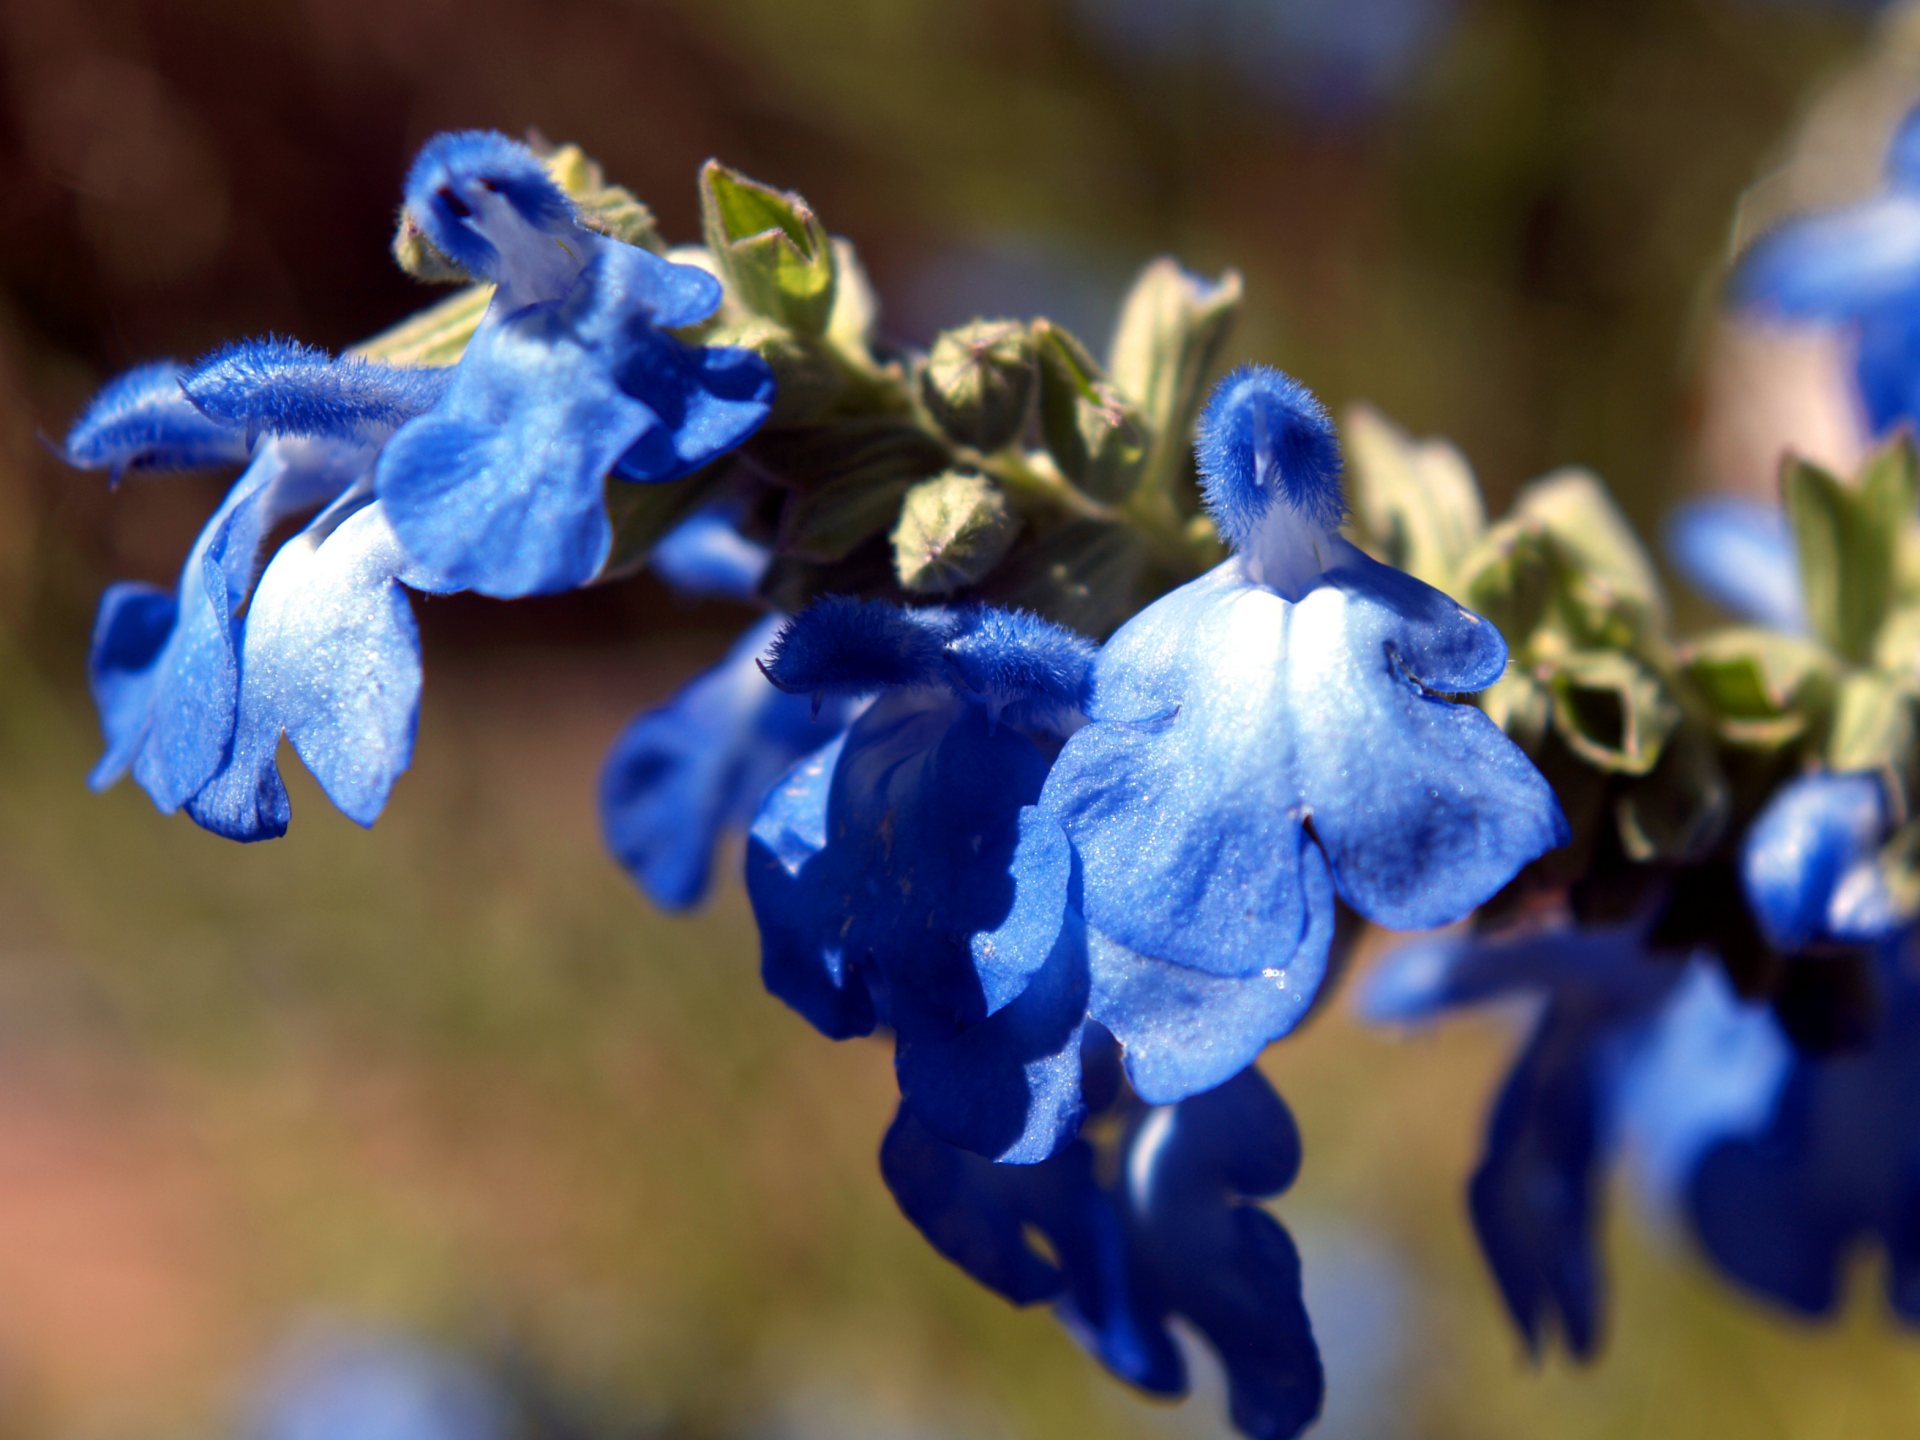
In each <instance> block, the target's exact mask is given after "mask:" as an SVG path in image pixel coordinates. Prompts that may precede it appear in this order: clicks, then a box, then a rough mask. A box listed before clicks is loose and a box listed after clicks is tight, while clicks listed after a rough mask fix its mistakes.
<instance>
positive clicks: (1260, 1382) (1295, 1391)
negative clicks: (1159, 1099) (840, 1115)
mask: <svg viewBox="0 0 1920 1440" xmlns="http://www.w3.org/2000/svg"><path fill="white" fill-rule="evenodd" d="M1102 1046H1104V1047H1105V1048H1107V1049H1109V1050H1110V1048H1111V1042H1110V1041H1106V1039H1105V1037H1104V1036H1101V1037H1097V1043H1096V1045H1095V1046H1094V1047H1091V1048H1095V1049H1096V1050H1097V1049H1098V1048H1101V1047H1102ZM1106 1068H1108V1069H1111V1066H1110V1065H1109V1066H1108V1067H1106ZM1090 1069H1091V1070H1092V1071H1093V1073H1095V1074H1096V1075H1097V1074H1099V1073H1100V1070H1101V1067H1100V1066H1099V1065H1098V1064H1097V1063H1096V1064H1094V1065H1092V1066H1090ZM1094 1103H1095V1108H1097V1109H1099V1110H1100V1111H1102V1112H1103V1113H1105V1114H1106V1115H1107V1116H1108V1117H1109V1118H1110V1119H1111V1120H1112V1121H1113V1131H1112V1133H1113V1139H1112V1143H1111V1150H1110V1152H1109V1153H1106V1154H1100V1153H1097V1152H1096V1149H1095V1146H1094V1144H1093V1143H1092V1142H1090V1141H1088V1140H1085V1139H1082V1140H1076V1141H1074V1142H1073V1143H1072V1144H1070V1145H1069V1146H1067V1148H1065V1149H1064V1150H1062V1151H1061V1152H1060V1153H1058V1154H1057V1155H1055V1156H1053V1158H1051V1159H1049V1160H1047V1161H1045V1162H1043V1163H1041V1164H1038V1165H1029V1166H1009V1165H995V1164H992V1163H991V1162H989V1161H987V1160H984V1159H982V1158H981V1157H980V1156H978V1155H975V1154H970V1153H969V1152H967V1151H966V1150H962V1149H958V1148H956V1147H954V1146H952V1145H949V1144H946V1143H944V1142H943V1141H942V1140H940V1139H939V1138H938V1137H937V1136H936V1135H934V1134H933V1133H932V1132H930V1131H929V1130H928V1129H927V1128H926V1127H925V1126H924V1125H923V1124H922V1123H921V1122H920V1121H919V1120H918V1119H917V1118H916V1116H915V1114H914V1112H913V1110H912V1108H911V1107H910V1106H907V1105H903V1106H902V1107H901V1110H900V1114H899V1116H898V1118H897V1119H896V1120H895V1121H894V1124H893V1128H892V1129H891V1130H890V1131H889V1132H888V1134H887V1138H886V1142H885V1144H884V1145H883V1146H882V1148H881V1152H880V1168H881V1172H882V1173H883V1174H884V1175H885V1177H886V1181H887V1185H888V1188H890V1189H891V1190H892V1191H893V1196H894V1199H895V1200H896V1201H897V1202H898V1203H899V1205H900V1208H901V1210H902V1211H903V1212H904V1213H905V1214H906V1216H907V1218H908V1219H909V1220H911V1221H912V1222H913V1223H914V1224H915V1225H916V1226H918V1227H919V1229H920V1231H921V1233H922V1234H924V1235H925V1236H926V1237H927V1239H928V1241H929V1242H931V1243H932V1245H933V1246H934V1248H935V1249H937V1250H939V1251H940V1253H941V1254H943V1255H945V1256H946V1257H947V1258H948V1259H949V1260H951V1261H953V1262H954V1263H955V1264H956V1265H959V1266H960V1267H961V1268H962V1269H964V1270H966V1271H967V1272H968V1273H969V1274H970V1275H972V1276H973V1277H974V1278H975V1279H976V1280H978V1281H979V1282H980V1283H981V1284H983V1285H985V1286H987V1287H988V1288H990V1289H992V1290H995V1291H997V1292H998V1293H1000V1294H1001V1295H1004V1296H1005V1297H1006V1298H1007V1299H1009V1300H1011V1301H1012V1302H1013V1303H1015V1304H1017V1305H1032V1304H1037V1303H1041V1302H1048V1303H1051V1304H1052V1305H1053V1306H1054V1310H1055V1313H1056V1314H1057V1315H1058V1316H1059V1317H1060V1320H1061V1322H1062V1323H1063V1324H1065V1325H1066V1327H1067V1329H1068V1330H1069V1331H1071V1332H1072V1334H1073V1336H1074V1338H1075V1339H1077V1340H1079V1341H1080V1343H1081V1344H1082V1345H1084V1346H1086V1348H1087V1349H1088V1350H1089V1351H1091V1352H1092V1353H1093V1354H1094V1355H1095V1356H1096V1357H1097V1358H1098V1359H1099V1360H1100V1362H1101V1363H1102V1364H1103V1365H1105V1366H1106V1367H1107V1368H1108V1369H1109V1370H1111V1371H1112V1372H1113V1373H1114V1374H1115V1375H1117V1376H1119V1377H1120V1378H1121V1379H1122V1380H1125V1381H1127V1382H1128V1383H1129V1384H1133V1385H1137V1386H1139V1387H1141V1388H1142V1389H1144V1390H1148V1391H1151V1392H1152V1393H1154V1394H1157V1395H1182V1394H1185V1393H1186V1389H1187V1369H1186V1360H1185V1357H1184V1356H1183V1354H1182V1353H1181V1347H1180V1345H1179V1343H1178V1342H1177V1341H1176V1340H1175V1338H1174V1335H1173V1332H1172V1330H1171V1328H1170V1322H1171V1321H1173V1320H1174V1319H1176V1318H1179V1319H1183V1320H1185V1321H1186V1322H1187V1323H1188V1324H1189V1325H1191V1326H1192V1327H1193V1329H1194V1330H1196V1331H1198V1332H1199V1334H1200V1336H1201V1337H1202V1338H1203V1339H1204V1340H1205V1342H1206V1343H1207V1344H1208V1345H1209V1346H1211V1347H1212V1349H1213V1350H1214V1351H1215V1352H1216V1353H1217V1354H1218V1356H1219V1358H1220V1362H1221V1364H1222V1365H1223V1366H1224V1367H1225V1370H1226V1374H1227V1389H1228V1402H1229V1407H1230V1411H1231V1415H1232V1419H1233V1423H1234V1426H1235V1427H1236V1428H1237V1429H1238V1430H1239V1431H1240V1432H1241V1433H1242V1434H1244V1435H1249V1436H1253V1437H1256V1440H1287V1437H1291V1436H1294V1435H1298V1434H1299V1433H1300V1432H1301V1431H1302V1430H1304V1429H1305V1428H1306V1427H1307V1425H1308V1424H1309V1423H1311V1421H1312V1420H1313V1418H1314V1417H1315V1416H1316V1415H1317V1414H1318V1413H1319V1411H1320V1402H1321V1397H1322V1391H1323V1383H1322V1376H1321V1369H1320V1356H1319V1352H1318V1350H1317V1349H1316V1347H1315V1345H1314V1340H1313V1332H1312V1329H1311V1326H1310V1325H1309V1323H1308V1319H1307V1312H1306V1307H1305V1305H1304V1304H1303V1302H1302V1299H1301V1282H1300V1259H1299V1255H1298V1253H1297V1252H1296V1251H1295V1249H1294V1246H1293V1242H1292V1240H1290V1239H1289V1238H1288V1236H1287V1232H1286V1231H1285V1230H1283V1229H1282V1228H1281V1227H1280V1225H1279V1223H1278V1222H1277V1221H1276V1220H1274V1218H1273V1217H1272V1216H1271V1215H1269V1214H1267V1213H1266V1211H1264V1210H1263V1209H1261V1208H1260V1206H1259V1205H1258V1204H1257V1203H1256V1202H1257V1201H1259V1200H1261V1199H1264V1198H1267V1197H1270V1196H1274V1195H1278V1194H1279V1193H1280V1192H1281V1191H1283V1190H1285V1189H1286V1188H1287V1187H1288V1186H1289V1185H1291V1184H1292V1183H1293V1178H1294V1175H1295V1174H1296V1173H1297V1172H1298V1170H1299V1166H1300V1137H1299V1133H1298V1131H1297V1130H1296V1129H1295V1128H1294V1123H1293V1117H1292V1116H1291V1115H1290V1114H1289V1113H1288V1111H1287V1108H1286V1106H1285V1105H1284V1104H1283V1103H1282V1102H1281V1100H1280V1097H1279V1096H1278V1095H1276V1094H1275V1093H1274V1092H1273V1090H1272V1089H1271V1088H1270V1087H1269V1086H1268V1085H1267V1083H1266V1081H1265V1080H1264V1079H1262V1078H1261V1076H1260V1074H1259V1073H1258V1072H1257V1071H1254V1070H1247V1071H1243V1072H1242V1073H1241V1074H1239V1075H1237V1076H1235V1077H1233V1078H1232V1079H1230V1080H1228V1081H1227V1082H1226V1083H1224V1084H1222V1085H1220V1086H1218V1087H1217V1088H1215V1089H1214V1090H1212V1091H1210V1092H1208V1093H1207V1094H1204V1095H1199V1096H1195V1097H1193V1098H1192V1099H1189V1100H1185V1101H1182V1102H1181V1103H1180V1104H1178V1105H1167V1106H1147V1105H1143V1104H1141V1103H1140V1102H1139V1101H1138V1100H1136V1099H1134V1098H1133V1097H1131V1096H1128V1095H1125V1094H1124V1093H1122V1092H1121V1091H1120V1088H1119V1086H1118V1084H1117V1080H1116V1081H1114V1082H1113V1083H1112V1087H1111V1089H1110V1090H1109V1092H1108V1093H1107V1094H1105V1095H1096V1098H1095V1102H1094ZM1036 1235H1038V1236H1040V1237H1043V1240H1044V1244H1045V1246H1046V1249H1045V1250H1044V1251H1043V1250H1041V1249H1040V1248H1039V1247H1038V1246H1037V1245H1036V1243H1035V1239H1034V1237H1035V1236H1036Z"/></svg>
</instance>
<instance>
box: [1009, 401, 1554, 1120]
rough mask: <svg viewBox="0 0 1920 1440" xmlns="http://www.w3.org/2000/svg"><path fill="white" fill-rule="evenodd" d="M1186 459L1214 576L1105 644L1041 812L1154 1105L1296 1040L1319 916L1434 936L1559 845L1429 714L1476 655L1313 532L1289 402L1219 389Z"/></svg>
mask: <svg viewBox="0 0 1920 1440" xmlns="http://www.w3.org/2000/svg"><path fill="white" fill-rule="evenodd" d="M1198 451H1199V457H1200V462H1201V470H1202V476H1203V479H1204V482H1205V486H1206V494H1207V500H1208V504H1209V507H1210V508H1211V509H1212V511H1213V513H1214V516H1215V519H1216V522H1217V523H1218V525H1219V526H1220V529H1221V533H1222V534H1223V535H1224V536H1225V537H1226V538H1227V540H1228V541H1229V542H1230V543H1231V544H1232V545H1233V546H1234V549H1235V552H1236V553H1235V554H1234V556H1233V557H1232V558H1231V559H1229V560H1228V561H1226V562H1225V563H1224V564H1222V565H1221V566H1219V567H1218V568H1216V569H1215V570H1213V571H1211V572H1210V573H1208V574H1206V575H1203V576H1202V577H1200V578H1199V579H1198V580H1195V581H1193V582H1192V583H1190V584H1188V585H1186V586H1184V587H1182V588H1181V589H1179V590H1176V591H1174V592H1173V593H1172V594H1171V595H1168V596H1165V597H1164V598H1162V599H1160V600H1158V601H1156V602H1155V603H1154V604H1153V605H1151V606H1149V607H1148V608H1147V609H1146V610H1144V611H1142V612H1141V613H1140V614H1139V615H1137V616H1135V617H1134V618H1133V619H1132V620H1131V621H1129V622H1128V623H1127V624H1126V625H1125V626H1123V627H1122V628H1121V630H1120V631H1119V633H1117V634H1116V635H1115V636H1114V637H1113V638H1112V639H1111V640H1109V641H1108V642H1107V644H1106V646H1105V647H1104V648H1103V649H1102V650H1101V652H1100V655H1099V657H1098V660H1097V661H1096V663H1095V667H1094V685H1093V696H1092V701H1091V703H1090V705H1089V708H1088V715H1089V717H1090V719H1091V723H1090V724H1088V725H1087V726H1086V727H1085V728H1084V729H1082V730H1080V731H1079V732H1078V733H1077V734H1075V735H1074V736H1073V738H1072V739H1071V740H1069V741H1068V743H1067V745H1066V747H1065V749H1064V750H1063V751H1062V753H1061V755H1060V758H1059V761H1058V762H1057V763H1056V764H1055V766H1054V768H1053V771H1052V774H1051V775H1050V776H1049V777H1048V780H1047V785H1046V790H1045V794H1044V796H1043V797H1042V801H1041V807H1042V809H1043V810H1044V811H1045V812H1046V813H1047V814H1048V815H1050V816H1052V817H1053V818H1054V819H1056V820H1057V821H1058V822H1059V824H1060V825H1061V826H1062V827H1063V828H1064V829H1065V830H1066V832H1067V834H1068V836H1069V837H1070V838H1071V840H1072V842H1073V849H1074V852H1075V855H1076V857H1077V859H1078V861H1079V864H1080V866H1081V868H1082V870H1083V872H1084V886H1083V895H1082V902H1081V907H1082V914H1083V915H1084V916H1085V919H1086V922H1087V925H1088V929H1089V944H1090V954H1091V960H1092V967H1093V968H1092V994H1093V1015H1094V1018H1095V1019H1097V1020H1099V1021H1100V1022H1101V1023H1102V1024H1103V1025H1105V1026H1106V1027H1107V1028H1108V1029H1109V1030H1110V1031H1112V1032H1113V1033H1114V1035H1115V1036H1116V1037H1117V1038H1118V1039H1119V1040H1120V1042H1121V1044H1122V1045H1123V1046H1124V1047H1125V1049H1126V1055H1127V1067H1128V1074H1129V1077H1130V1078H1131V1079H1132V1081H1133V1083H1134V1085H1135V1087H1136V1088H1137V1089H1138V1090H1139V1091H1140V1093H1141V1095H1142V1096H1143V1097H1145V1098H1146V1099H1148V1100H1149V1101H1152V1102H1155V1103H1165V1102H1169V1101H1173V1100H1178V1099H1181V1098H1183V1097H1184V1096H1187V1095H1191V1094H1195V1093H1197V1092H1199V1091H1202V1090H1205V1089H1208V1088H1210V1087H1211V1086H1213V1085H1216V1084H1218V1083H1220V1082H1221V1081H1222V1080H1224V1079H1226V1078H1227V1077H1228V1076H1230V1075H1232V1074H1235V1073H1236V1072H1238V1071H1239V1070H1241V1069H1243V1068H1245V1067H1246V1065H1248V1064H1249V1063H1250V1062H1251V1061H1252V1060H1253V1058H1254V1056H1255V1055H1257V1054H1258V1053H1259V1051H1260V1049H1261V1047H1262V1046H1263V1045H1265V1044H1266V1043H1267V1042H1268V1041H1270V1040H1273V1039H1276V1038H1278V1037H1279V1036H1280V1035H1283V1034H1285V1033H1286V1032H1287V1031H1288V1030H1290V1029H1291V1028H1292V1027H1293V1026H1294V1025H1295V1024H1296V1023H1298V1021H1299V1019H1300V1017H1301V1016H1302V1015H1303V1014H1304V1013H1305V1012H1306V1009H1307V1007H1308V1006H1309V1005H1310V1004H1311V1002H1312V1000H1313V998H1314V995H1315V994H1316V992H1317V991H1318V989H1319V986H1320V982H1321V980H1322V978H1323V977H1324V975H1325V971H1326V966H1327V957H1328V949H1329V945H1330V943H1331V940H1332V934H1333V921H1334V897H1335V896H1336V895H1338V896H1339V897H1340V898H1341V899H1344V900H1345V901H1346V902H1347V903H1348V904H1350V905H1352V906H1353V907H1354V908H1355V909H1357V910H1358V911H1360V913H1361V914H1363V915H1365V916H1367V917H1368V918H1369V919H1372V920H1375V921H1377V922H1379V923H1381V924H1384V925H1390V926H1395V927H1399V928H1408V929H1419V928H1426V927H1430V926H1435V925H1440V924H1444V923H1447V922H1448V921H1451V920H1456V919H1458V918H1460V917H1461V916H1463V915H1465V914H1466V913H1467V912H1468V911H1470V910H1471V909H1473V908H1474V907H1475V906H1476V905H1478V904H1480V902H1482V901H1483V900H1485V899H1487V898H1488V897H1489V896H1490V895H1492V894H1493V893H1494V892H1495V891H1497V890H1498V889H1499V888H1500V887H1501V886H1503V885H1505V884H1506V883H1507V881H1509V880H1510V879H1512V878H1513V876H1514V874H1515V873H1516V872H1517V871H1518V870H1519V869H1520V867H1521V866H1523V865H1525V864H1526V863H1527V862H1528V861H1530V860H1532V859H1534V858H1535V857H1536V856H1538V855H1540V854H1541V853H1542V852H1544V851H1546V850H1548V849H1551V848H1552V847H1554V846H1556V845H1559V844H1563V843H1565V841H1566V839H1567V835H1568V831H1567V823H1566V820H1565V817H1564V816H1563V815H1562V814H1561V811H1560V806H1559V804H1558V802H1557V801H1556V800H1555V799H1554V796H1553V793H1552V791H1551V790H1550V789H1549V787H1548V786H1547V783H1546V781H1545V780H1544V779H1543V778H1542V777H1541V776H1540V774H1539V772H1538V771H1537V770H1535V769H1534V767H1533V765H1532V764H1531V762H1529V761H1528V760H1527V758H1526V757H1525V755H1523V754H1522V753H1521V752H1520V750H1519V749H1518V748H1517V747H1515V746H1514V745H1513V744H1512V742H1510V741H1509V740H1508V739H1507V738H1506V736H1505V735H1503V734H1502V733H1501V732H1500V730H1499V727H1497V726H1496V725H1494V723H1493V722H1492V721H1491V720H1489V719H1488V718H1487V717H1486V716H1485V715H1484V714H1482V713H1481V712H1480V711H1479V710H1477V709H1474V708H1473V707H1471V706H1467V705H1460V704H1455V703H1453V701H1451V700H1450V699H1448V698H1447V697H1448V696H1450V695H1453V694H1458V693H1460V692H1465V691H1472V690H1479V689H1482V688H1484V687H1486V686H1488V685H1490V684H1492V683H1493V682H1494V681H1495V680H1497V679H1498V678H1499V677H1500V675H1501V673H1502V672H1503V670H1504V669H1505V667H1506V659H1507V652H1506V645H1505V643H1504V642H1503V641H1502V640H1501V638H1500V635H1499V633H1498V632H1497V631H1496V630H1495V629H1494V628H1493V626H1491V625H1489V624H1488V623H1487V622H1486V621H1484V620H1482V619H1481V618H1480V617H1478V616H1477V615H1474V614H1472V613H1470V612H1469V611H1466V610H1464V609H1462V608H1461V607H1460V606H1458V605H1457V604H1455V603H1454V602H1453V601H1451V600H1449V599H1448V598H1447V597H1446V596H1444V595H1442V594H1441V593H1440V592H1439V591H1437V590H1434V589H1432V588H1430V587H1428V586H1427V585H1424V584H1422V583H1421V582H1419V581H1417V580H1415V579H1413V578H1411V577H1410V576H1407V575H1404V574H1401V573H1400V572H1399V571H1397V570H1393V569H1390V568H1388V567H1386V566H1384V565H1381V564H1378V563H1377V562H1375V561H1374V560H1372V559H1370V558H1368V557H1367V556H1366V555H1365V554H1363V553H1362V552H1361V551H1360V550H1358V549H1357V548H1355V547H1354V546H1353V545H1351V544H1349V543H1348V542H1347V541H1346V540H1344V539H1342V538H1341V537H1340V536H1339V534H1338V533H1337V532H1336V529H1335V528H1334V527H1335V526H1336V525H1337V524H1338V521H1339V519H1340V516H1341V515H1342V513H1343V510H1344V506H1343V504H1342V501H1341V496H1340V467H1339V452H1338V448H1337V445H1336V443H1335V441H1334V438H1333V433H1332V426H1331V422H1330V421H1329V420H1328V419H1327V417H1326V413H1325V411H1324V410H1322V409H1321V408H1320V406H1319V405H1318V403H1317V402H1316V401H1314V400H1313V398H1312V397H1311V395H1309V394H1308V393H1307V392H1306V391H1305V390H1304V388H1302V387H1301V386H1300V385H1299V384H1298V382H1296V381H1293V380H1290V379H1288V378H1287V377H1285V376H1282V375H1279V374H1277V373H1276V372H1273V371H1268V370H1260V369H1247V370H1242V371H1239V372H1236V373H1235V374H1233V375H1231V376H1229V377H1228V378H1227V379H1226V380H1225V381H1223V382H1222V383H1221V385H1220V387H1219V388H1218V389H1217V390H1216V391H1215V393H1214V396H1213V398H1212V400H1211V401H1210V402H1209V404H1208V407H1207V410H1206V413H1205V415H1204V416H1203V418H1202V422H1201V434H1200V442H1199V447H1198Z"/></svg>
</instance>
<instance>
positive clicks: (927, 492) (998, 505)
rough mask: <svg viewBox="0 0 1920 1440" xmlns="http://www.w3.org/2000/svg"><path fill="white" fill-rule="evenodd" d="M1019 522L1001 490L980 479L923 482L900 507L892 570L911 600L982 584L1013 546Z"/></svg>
mask: <svg viewBox="0 0 1920 1440" xmlns="http://www.w3.org/2000/svg"><path fill="white" fill-rule="evenodd" d="M1019 528H1020V522H1019V520H1017V519H1016V518H1015V517H1014V514H1013V512H1012V511H1011V510H1010V509H1009V508H1008V507H1007V497H1006V496H1005V495H1003V494H1001V493H1000V487H999V486H997V485H995V484H994V483H993V482H992V481H991V480H988V479H987V478H986V477H985V476H981V475H961V474H955V473H951V472H950V473H948V474H945V475H940V476H936V477H935V478H934V479H932V480H922V481H921V482H920V483H919V484H918V485H915V486H914V487H913V488H912V489H911V490H909V491H907V494H906V498H905V499H904V500H903V501H902V502H901V504H900V519H899V521H898V523H897V524H895V526H894V527H893V568H894V573H895V574H896V575H898V576H899V577H900V588H901V589H903V590H905V591H907V592H908V593H909V594H912V595H944V594H948V593H950V592H952V591H955V590H960V589H964V588H965V587H966V586H968V585H972V584H975V583H977V582H978V581H980V580H981V579H983V578H984V577H985V576H986V575H987V573H988V572H989V571H991V570H992V569H993V567H994V566H995V565H997V564H999V563H1000V561H1001V559H1002V557H1004V556H1005V555H1006V553H1007V549H1008V547H1010V546H1011V545H1012V544H1013V537H1014V534H1015V532H1016V531H1018V530H1019Z"/></svg>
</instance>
